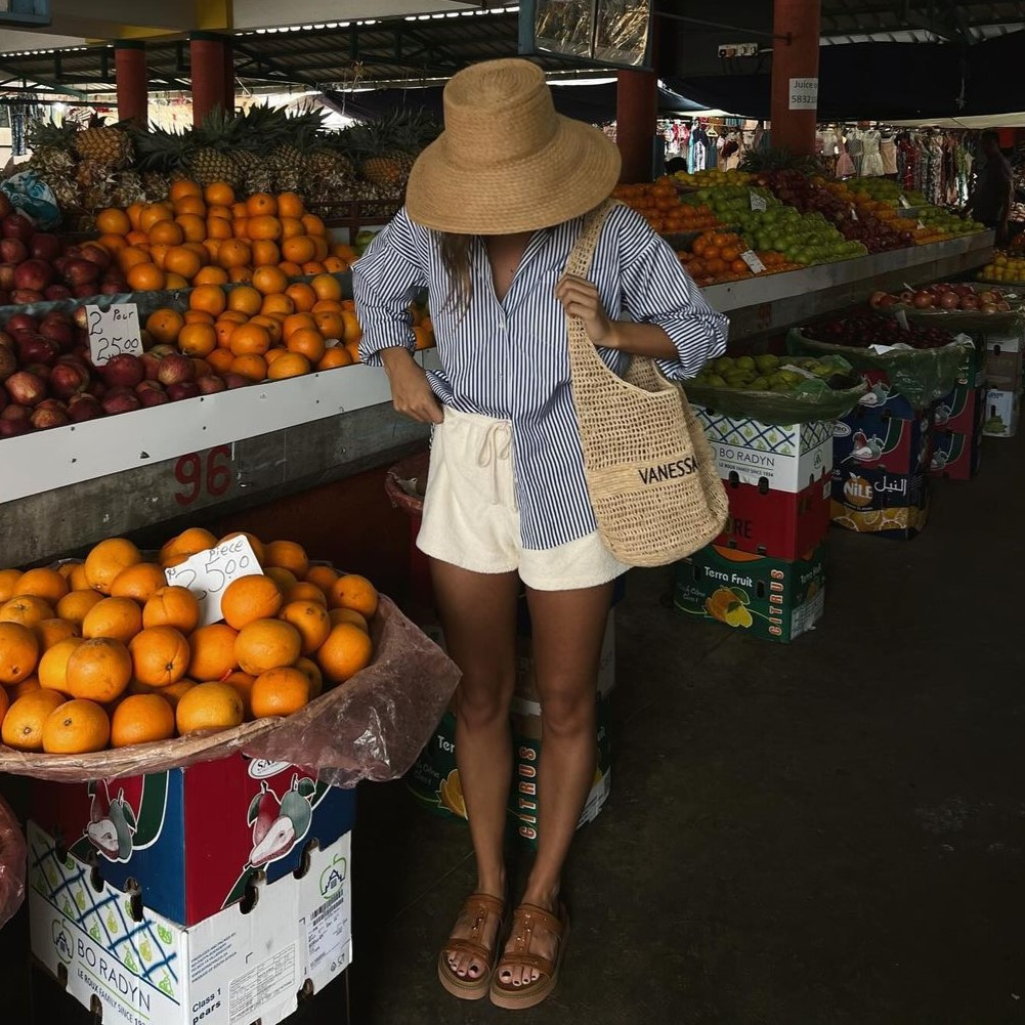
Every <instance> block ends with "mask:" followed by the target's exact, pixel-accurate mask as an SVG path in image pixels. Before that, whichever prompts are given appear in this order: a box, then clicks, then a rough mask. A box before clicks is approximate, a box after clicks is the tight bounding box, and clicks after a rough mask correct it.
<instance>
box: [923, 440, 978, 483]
mask: <svg viewBox="0 0 1025 1025" xmlns="http://www.w3.org/2000/svg"><path fill="white" fill-rule="evenodd" d="M981 463H982V431H979V430H977V431H975V432H974V433H972V434H958V433H942V434H938V435H937V436H936V447H935V449H934V450H933V454H932V465H931V467H930V468H929V473H930V475H931V476H933V477H945V478H946V479H948V480H972V479H973V478H974V477H975V476H977V475H978V472H979V467H980V465H981Z"/></svg>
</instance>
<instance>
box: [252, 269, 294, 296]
mask: <svg viewBox="0 0 1025 1025" xmlns="http://www.w3.org/2000/svg"><path fill="white" fill-rule="evenodd" d="M253 287H254V288H255V289H256V290H257V291H258V292H259V293H260V294H261V295H264V296H267V295H278V294H282V293H283V292H284V291H285V289H286V288H288V278H287V277H286V276H285V274H284V272H283V271H281V270H280V269H279V268H277V267H257V269H256V271H255V272H254V274H253Z"/></svg>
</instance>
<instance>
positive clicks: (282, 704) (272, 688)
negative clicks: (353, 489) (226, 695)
mask: <svg viewBox="0 0 1025 1025" xmlns="http://www.w3.org/2000/svg"><path fill="white" fill-rule="evenodd" d="M250 703H251V707H252V710H253V718H254V719H265V718H267V717H268V716H273V715H281V716H284V715H291V714H292V713H293V712H298V711H299V710H300V709H301V708H305V707H306V706H307V705H308V704H309V703H310V678H309V677H308V676H307V675H306V674H305V673H304V672H303V671H302V670H301V669H289V668H280V669H269V670H268V671H267V672H265V673H261V674H260V675H259V676H258V677H257V678H256V681H255V682H254V683H253V688H252V693H251V694H250Z"/></svg>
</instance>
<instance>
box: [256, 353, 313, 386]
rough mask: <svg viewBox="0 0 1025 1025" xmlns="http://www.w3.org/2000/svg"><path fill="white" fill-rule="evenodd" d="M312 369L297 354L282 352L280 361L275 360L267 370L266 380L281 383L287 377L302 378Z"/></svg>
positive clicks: (303, 357) (305, 359)
mask: <svg viewBox="0 0 1025 1025" xmlns="http://www.w3.org/2000/svg"><path fill="white" fill-rule="evenodd" d="M312 369H313V364H312V363H310V361H309V360H308V359H307V358H306V357H305V356H303V355H302V354H301V353H298V352H283V353H282V354H281V358H280V359H275V360H274V362H273V364H272V365H271V366H269V367H268V368H267V378H268V380H271V381H283V380H285V379H286V378H289V377H302V376H303V374H308V373H309V372H310V371H311V370H312Z"/></svg>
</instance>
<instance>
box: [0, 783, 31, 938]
mask: <svg viewBox="0 0 1025 1025" xmlns="http://www.w3.org/2000/svg"><path fill="white" fill-rule="evenodd" d="M25 856H26V855H25V837H24V836H22V835H21V826H20V825H18V820H17V819H16V818H15V817H14V812H13V811H11V809H10V807H9V806H8V805H7V803H6V802H5V801H4V799H3V798H2V797H0V929H2V928H3V927H4V926H5V925H6V924H7V922H9V921H10V920H11V919H12V918H13V917H14V915H15V913H16V912H17V910H18V908H20V907H21V902H22V901H23V900H24V899H25Z"/></svg>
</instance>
